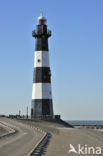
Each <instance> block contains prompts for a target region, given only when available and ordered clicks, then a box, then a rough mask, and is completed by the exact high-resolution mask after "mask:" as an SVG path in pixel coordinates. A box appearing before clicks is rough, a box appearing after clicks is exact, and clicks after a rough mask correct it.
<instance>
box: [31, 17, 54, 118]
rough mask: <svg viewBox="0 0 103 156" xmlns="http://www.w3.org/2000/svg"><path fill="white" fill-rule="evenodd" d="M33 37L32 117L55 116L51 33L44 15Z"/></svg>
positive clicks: (33, 32) (38, 20)
mask: <svg viewBox="0 0 103 156" xmlns="http://www.w3.org/2000/svg"><path fill="white" fill-rule="evenodd" d="M32 36H33V37H35V52H34V73H33V88H32V106H31V117H37V116H53V100H52V89H51V70H50V65H49V48H48V38H49V37H50V36H51V31H50V30H48V29H47V25H46V18H45V17H43V15H42V14H41V15H40V16H39V17H38V19H37V27H36V30H34V31H32Z"/></svg>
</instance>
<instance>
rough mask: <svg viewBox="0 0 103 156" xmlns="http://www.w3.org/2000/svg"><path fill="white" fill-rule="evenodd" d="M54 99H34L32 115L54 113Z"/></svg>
mask: <svg viewBox="0 0 103 156" xmlns="http://www.w3.org/2000/svg"><path fill="white" fill-rule="evenodd" d="M52 106H53V105H52V99H33V100H32V109H31V116H32V117H34V116H42V115H43V116H44V115H51V116H52V115H53V107H52Z"/></svg>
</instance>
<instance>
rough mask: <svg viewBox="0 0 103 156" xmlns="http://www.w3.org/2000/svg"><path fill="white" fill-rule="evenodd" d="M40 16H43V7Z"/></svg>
mask: <svg viewBox="0 0 103 156" xmlns="http://www.w3.org/2000/svg"><path fill="white" fill-rule="evenodd" d="M40 16H42V17H43V11H42V9H40Z"/></svg>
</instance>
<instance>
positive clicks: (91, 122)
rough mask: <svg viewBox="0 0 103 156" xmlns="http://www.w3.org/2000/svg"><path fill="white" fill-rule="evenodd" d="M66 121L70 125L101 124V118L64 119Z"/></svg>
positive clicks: (102, 121) (102, 123)
mask: <svg viewBox="0 0 103 156" xmlns="http://www.w3.org/2000/svg"><path fill="white" fill-rule="evenodd" d="M66 122H67V123H69V124H71V125H81V126H86V125H91V126H94V125H103V120H66Z"/></svg>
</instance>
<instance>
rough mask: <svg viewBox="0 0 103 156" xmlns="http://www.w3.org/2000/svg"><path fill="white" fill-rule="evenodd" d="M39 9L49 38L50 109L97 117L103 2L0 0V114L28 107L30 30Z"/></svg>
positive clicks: (101, 93)
mask: <svg viewBox="0 0 103 156" xmlns="http://www.w3.org/2000/svg"><path fill="white" fill-rule="evenodd" d="M41 8H42V10H43V14H44V16H45V17H46V18H47V24H48V28H49V29H50V30H52V37H51V38H50V39H49V49H50V64H51V70H52V92H53V102H54V103H53V104H54V112H55V114H61V117H62V118H63V119H68V120H75V119H78V120H99V119H101V120H103V1H102V0H99V1H98V0H52V1H48V0H30V1H29V0H22V1H21V0H9V1H7V0H0V43H1V44H0V114H17V113H18V111H19V109H20V110H21V113H23V114H25V113H26V107H27V106H28V107H29V113H30V108H31V95H32V80H33V55H34V47H35V44H34V43H35V42H34V38H32V35H31V32H32V30H33V29H35V27H36V22H37V17H38V16H39V14H40V9H41Z"/></svg>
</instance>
